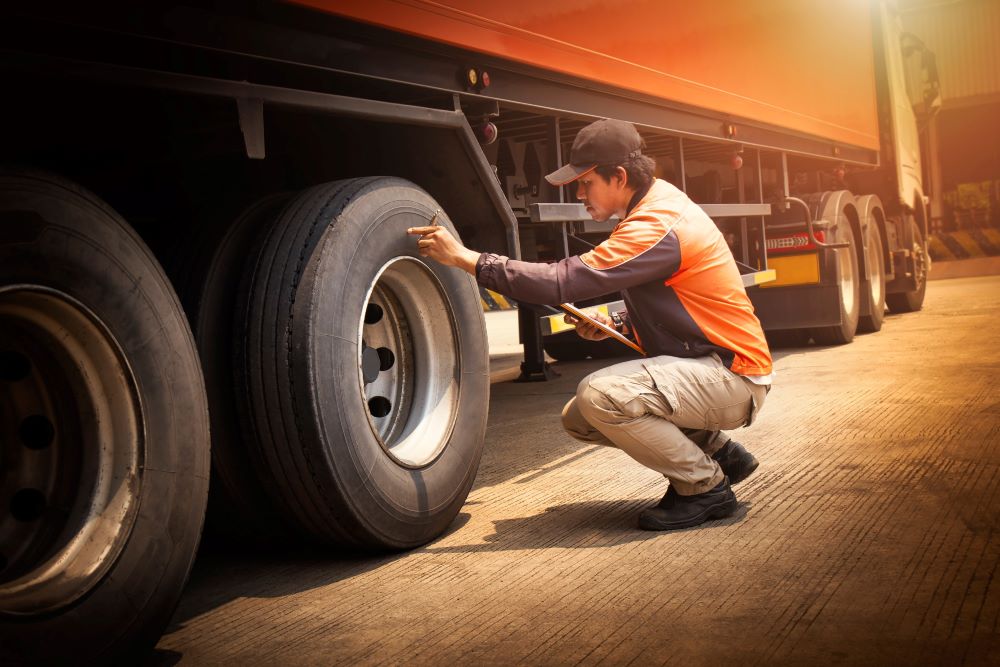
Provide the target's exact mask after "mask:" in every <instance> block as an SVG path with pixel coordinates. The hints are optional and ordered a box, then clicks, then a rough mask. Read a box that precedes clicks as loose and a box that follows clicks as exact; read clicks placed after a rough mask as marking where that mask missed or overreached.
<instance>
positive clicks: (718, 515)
mask: <svg viewBox="0 0 1000 667" xmlns="http://www.w3.org/2000/svg"><path fill="white" fill-rule="evenodd" d="M735 511H736V497H735V496H733V498H732V499H730V500H727V501H726V502H724V503H721V504H719V505H716V506H715V507H709V508H708V509H706V510H705V511H704V512H702V513H701V514H698V515H697V516H695V517H693V518H691V519H688V520H687V521H662V520H660V519H657V518H656V517H655V516H650V515H648V514H646V513H642V514H640V515H639V527H640V528H642V529H643V530H679V529H681V528H692V527H694V526H699V525H701V524H703V523H705V522H706V521H711V520H712V519H725V518H726V517H727V516H730V515H732V513H733V512H735Z"/></svg>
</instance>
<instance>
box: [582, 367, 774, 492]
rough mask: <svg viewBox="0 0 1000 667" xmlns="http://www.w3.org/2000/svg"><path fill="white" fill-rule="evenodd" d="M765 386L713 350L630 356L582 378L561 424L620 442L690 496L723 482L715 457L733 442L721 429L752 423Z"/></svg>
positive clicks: (585, 436) (604, 441)
mask: <svg viewBox="0 0 1000 667" xmlns="http://www.w3.org/2000/svg"><path fill="white" fill-rule="evenodd" d="M767 390H768V388H767V387H766V386H763V385H757V384H754V383H753V382H750V380H747V379H746V378H744V377H742V376H740V375H737V374H735V373H733V372H732V371H730V370H729V369H728V368H726V367H725V366H724V365H723V364H722V361H721V360H720V359H719V357H718V356H716V355H714V354H713V355H711V356H708V357H700V358H698V359H681V358H678V357H668V356H660V357H652V358H649V359H637V360H635V361H626V362H624V363H620V364H615V365H614V366H609V367H608V368H604V369H601V370H599V371H597V372H595V373H591V374H590V375H588V376H587V377H585V378H583V380H581V381H580V384H579V386H578V387H577V390H576V396H575V397H574V398H572V399H570V401H569V403H567V404H566V407H565V408H563V414H562V421H563V428H565V429H566V431H567V432H568V433H569V434H570V435H571V436H573V437H574V438H576V439H577V440H582V441H583V442H591V443H596V444H601V445H609V446H612V447H617V448H619V449H621V450H622V451H624V452H625V453H626V454H628V455H629V456H631V457H632V458H634V459H635V460H636V461H638V462H639V463H641V464H643V465H644V466H646V467H647V468H652V469H653V470H656V471H657V472H659V473H662V474H663V475H664V476H666V477H667V479H669V480H670V483H671V485H672V486H673V487H674V489H675V490H676V491H677V493H679V494H680V495H683V496H688V495H693V494H696V493H704V492H705V491H708V490H710V489H712V488H714V487H715V486H716V485H718V484H719V482H721V481H722V479H723V477H724V475H723V473H722V470H721V469H720V468H719V464H718V463H716V462H715V461H714V460H712V458H711V457H712V455H713V454H715V453H716V452H717V451H719V450H720V449H722V447H724V446H725V445H726V443H728V442H729V436H727V435H726V434H725V433H722V430H723V429H734V428H739V427H740V426H749V425H750V424H751V423H752V422H753V420H754V419H755V418H756V416H757V411H758V410H760V408H761V406H763V404H764V397H765V396H766V395H767Z"/></svg>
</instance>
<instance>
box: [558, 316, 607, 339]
mask: <svg viewBox="0 0 1000 667" xmlns="http://www.w3.org/2000/svg"><path fill="white" fill-rule="evenodd" d="M587 314H588V315H589V316H590V317H592V318H594V319H595V320H597V321H598V322H600V323H601V324H604V325H607V326H609V327H611V328H612V329H613V328H614V324H613V323H612V321H611V318H610V317H608V316H607V315H605V314H604V313H602V312H600V311H594V312H591V313H587ZM563 319H564V320H565V321H566V323H567V324H575V325H576V333H577V335H578V336H580V338H586V339H587V340H604V339H605V338H611V336H610V335H609V334H608V333H606V332H605V331H602V330H601V329H599V328H597V327H596V326H595V325H593V324H591V323H590V322H588V321H587V320H582V321H581V320H578V319H577V318H575V317H573V316H572V315H570V314H568V313H567V314H566V315H565V316H564V317H563Z"/></svg>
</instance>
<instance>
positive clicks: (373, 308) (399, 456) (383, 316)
mask: <svg viewBox="0 0 1000 667" xmlns="http://www.w3.org/2000/svg"><path fill="white" fill-rule="evenodd" d="M456 331H457V328H456V323H455V320H454V315H453V313H452V308H451V305H450V303H449V302H448V298H447V296H446V294H445V290H444V287H443V286H442V285H441V283H440V282H439V281H438V279H437V278H436V277H435V276H434V274H433V273H432V272H431V271H430V269H428V268H427V267H426V266H425V265H424V264H423V263H421V262H420V261H418V260H416V259H414V258H412V257H397V258H395V259H392V260H390V261H389V262H387V263H386V264H385V265H384V266H383V267H382V268H381V269H380V270H379V271H378V273H377V275H376V277H375V279H374V280H373V281H372V285H371V288H370V289H369V296H368V301H367V303H366V305H365V309H364V312H363V316H362V320H361V323H360V326H359V346H358V348H359V358H358V365H359V374H358V375H359V381H360V386H361V392H362V395H363V397H364V401H365V404H366V407H367V414H368V421H369V424H370V425H371V428H372V432H373V433H374V434H375V436H376V437H377V438H378V440H379V443H380V444H381V445H382V447H383V449H385V451H386V452H387V453H388V454H389V455H390V456H391V457H392V458H393V459H394V460H395V461H396V462H397V463H399V464H401V465H403V466H406V467H411V468H418V467H422V466H426V465H428V464H430V463H431V462H432V461H434V459H435V458H437V456H438V455H439V454H440V453H441V451H443V449H444V447H445V445H446V444H447V442H448V439H449V437H450V434H451V430H452V428H453V425H454V422H455V418H456V413H457V406H458V386H459V378H460V377H461V363H460V359H461V356H460V354H459V344H458V336H457V333H456Z"/></svg>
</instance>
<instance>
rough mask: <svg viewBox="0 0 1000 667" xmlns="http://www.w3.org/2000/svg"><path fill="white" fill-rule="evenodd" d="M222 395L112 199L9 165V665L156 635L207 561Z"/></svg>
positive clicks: (4, 404)
mask: <svg viewBox="0 0 1000 667" xmlns="http://www.w3.org/2000/svg"><path fill="white" fill-rule="evenodd" d="M208 438H209V435H208V411H207V405H206V400H205V389H204V383H203V381H202V375H201V369H200V367H199V365H198V356H197V353H196V351H195V346H194V341H193V340H192V337H191V332H190V330H189V328H188V325H187V321H186V319H185V317H184V314H183V311H182V310H181V306H180V303H179V302H178V300H177V297H176V295H175V294H174V292H173V289H172V288H171V286H170V284H169V283H168V281H167V279H166V277H165V276H164V274H163V272H162V270H161V268H160V267H159V265H158V264H157V262H156V260H155V259H154V258H153V256H152V255H151V253H150V252H149V250H148V249H147V248H146V246H145V245H144V244H143V243H142V241H140V239H139V238H138V237H137V236H136V234H135V233H134V232H133V231H132V230H131V229H129V228H128V226H127V225H126V224H125V222H124V221H122V219H121V218H119V217H118V216H117V215H116V214H115V213H114V212H113V211H112V210H111V209H110V208H109V207H108V206H107V205H106V204H104V203H103V202H101V201H100V200H98V199H97V198H96V197H95V196H94V195H93V194H90V193H88V192H86V191H84V190H82V189H81V188H79V187H77V186H75V185H72V184H70V183H68V182H66V181H63V180H61V179H58V178H56V177H53V176H50V175H45V174H40V173H36V172H28V171H24V172H14V171H6V172H2V173H0V448H2V451H0V460H2V461H3V469H4V474H3V476H2V477H0V503H3V507H4V508H5V510H6V509H7V508H9V509H10V511H9V512H8V511H4V512H3V513H0V625H2V626H3V628H2V633H3V637H4V639H3V641H2V642H0V663H3V664H10V663H15V664H24V663H27V664H31V663H36V662H39V663H41V662H45V663H60V662H63V663H65V664H70V663H72V664H81V663H88V664H89V663H91V662H96V663H102V664H103V663H112V662H114V663H117V662H119V661H122V662H124V661H128V660H131V659H134V656H135V655H137V654H139V653H141V652H143V651H145V650H148V649H150V648H151V647H152V646H153V644H154V643H155V642H156V640H157V639H158V637H159V636H160V633H161V632H162V631H163V628H164V627H165V626H166V624H167V622H168V620H169V618H170V615H171V613H172V612H173V610H174V607H175V605H176V603H177V600H178V598H179V596H180V594H181V590H182V588H183V585H184V582H185V580H186V578H187V575H188V572H189V570H190V568H191V564H192V561H193V560H194V556H195V551H196V549H197V545H198V538H199V536H200V534H201V526H202V520H203V517H204V512H205V501H206V496H207V492H208V473H209V439H208Z"/></svg>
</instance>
